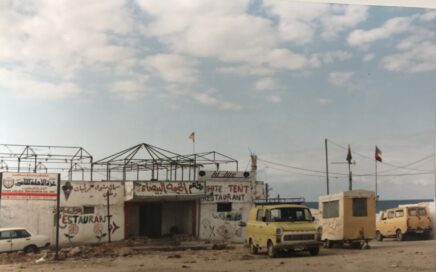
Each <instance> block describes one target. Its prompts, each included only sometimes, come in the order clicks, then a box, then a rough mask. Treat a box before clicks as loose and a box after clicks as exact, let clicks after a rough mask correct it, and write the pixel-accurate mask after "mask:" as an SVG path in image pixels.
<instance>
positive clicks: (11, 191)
mask: <svg viewBox="0 0 436 272" xmlns="http://www.w3.org/2000/svg"><path fill="white" fill-rule="evenodd" d="M56 186H57V174H46V173H2V180H1V190H0V197H1V198H3V199H49V200H56V197H57V193H56Z"/></svg>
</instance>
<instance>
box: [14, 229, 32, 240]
mask: <svg viewBox="0 0 436 272" xmlns="http://www.w3.org/2000/svg"><path fill="white" fill-rule="evenodd" d="M16 232H17V237H18V238H27V237H30V233H28V232H27V231H26V230H17V231H16Z"/></svg>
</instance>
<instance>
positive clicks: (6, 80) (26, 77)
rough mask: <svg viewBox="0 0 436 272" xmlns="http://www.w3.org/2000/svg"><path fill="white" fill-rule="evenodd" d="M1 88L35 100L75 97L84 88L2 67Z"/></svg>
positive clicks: (20, 96) (0, 72)
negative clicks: (45, 79)
mask: <svg viewBox="0 0 436 272" xmlns="http://www.w3.org/2000/svg"><path fill="white" fill-rule="evenodd" d="M0 89H2V91H8V92H10V93H12V95H14V96H15V97H19V98H25V99H33V100H56V99H65V98H69V97H75V96H78V95H80V94H81V93H82V92H83V90H82V89H81V88H80V87H79V86H78V85H76V84H74V83H72V82H69V81H63V82H50V81H42V80H39V79H37V78H35V77H33V76H32V75H30V74H26V73H24V72H22V71H17V70H7V69H3V68H0Z"/></svg>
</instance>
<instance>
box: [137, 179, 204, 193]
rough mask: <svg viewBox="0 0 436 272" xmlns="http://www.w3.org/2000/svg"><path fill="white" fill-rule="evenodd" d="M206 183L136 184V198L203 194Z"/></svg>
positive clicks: (151, 182)
mask: <svg viewBox="0 0 436 272" xmlns="http://www.w3.org/2000/svg"><path fill="white" fill-rule="evenodd" d="M204 188H205V186H204V183H202V182H199V181H195V182H183V181H182V182H163V181H162V182H155V181H154V182H153V181H145V182H135V183H134V193H135V196H156V195H192V194H203V193H204Z"/></svg>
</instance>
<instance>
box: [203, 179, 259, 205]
mask: <svg viewBox="0 0 436 272" xmlns="http://www.w3.org/2000/svg"><path fill="white" fill-rule="evenodd" d="M250 192H251V185H249V184H247V183H231V184H224V185H223V183H222V182H219V183H218V182H214V183H212V182H210V183H209V182H208V183H207V185H206V194H207V196H205V197H204V198H203V201H205V202H226V201H232V202H247V201H250V199H249V194H250Z"/></svg>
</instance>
